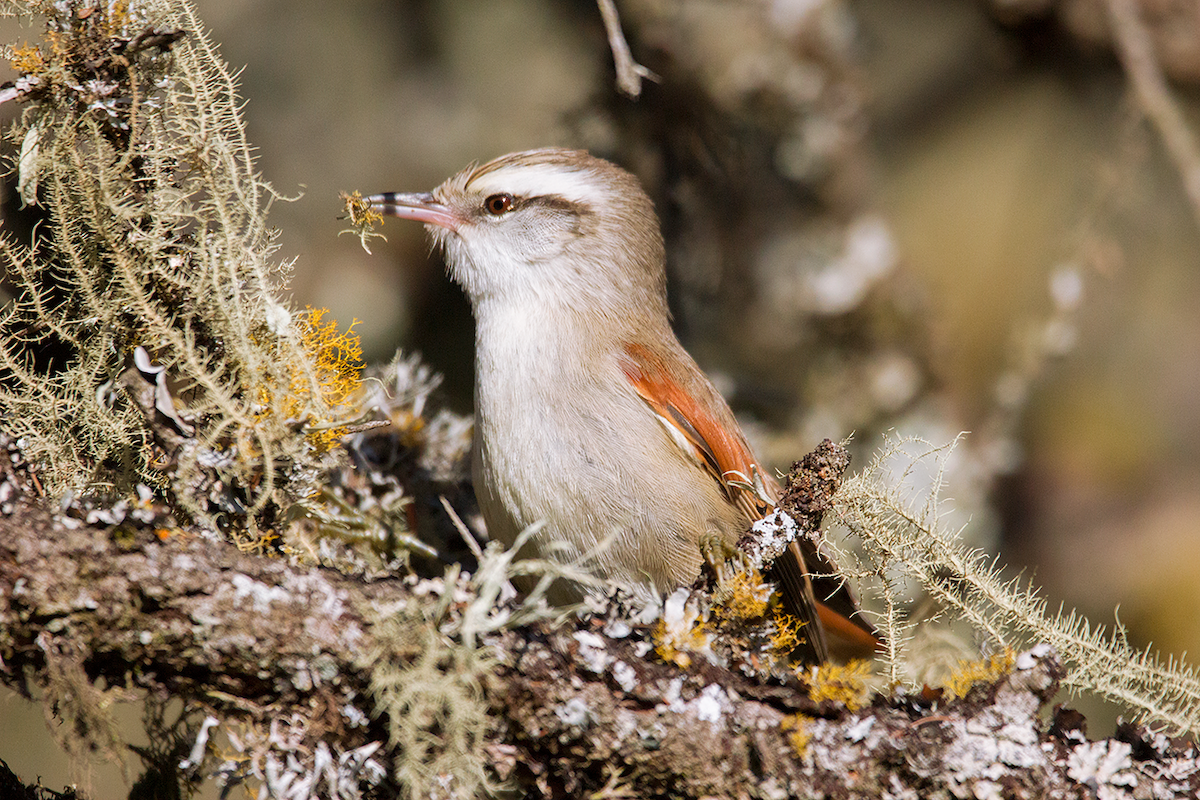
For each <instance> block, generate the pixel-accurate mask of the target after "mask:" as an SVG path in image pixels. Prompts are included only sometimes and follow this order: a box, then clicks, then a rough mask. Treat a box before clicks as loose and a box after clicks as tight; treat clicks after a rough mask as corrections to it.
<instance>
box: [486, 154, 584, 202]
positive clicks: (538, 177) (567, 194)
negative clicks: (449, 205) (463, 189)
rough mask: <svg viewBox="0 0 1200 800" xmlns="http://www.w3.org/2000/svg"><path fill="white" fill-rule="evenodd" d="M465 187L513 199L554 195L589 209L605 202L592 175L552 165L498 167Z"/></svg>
mask: <svg viewBox="0 0 1200 800" xmlns="http://www.w3.org/2000/svg"><path fill="white" fill-rule="evenodd" d="M467 188H468V189H469V190H471V191H479V192H480V193H481V194H491V193H494V192H508V193H509V194H512V195H515V196H517V197H534V196H541V195H557V196H558V197H562V198H563V199H565V200H570V201H572V202H576V203H581V204H584V205H592V206H594V205H598V204H599V203H600V202H602V201H603V200H604V199H605V193H604V191H603V189H602V188H601V187H599V186H598V185H597V180H596V176H595V175H593V174H591V173H590V172H587V171H584V170H577V169H569V168H564V167H562V166H559V165H555V164H528V165H521V166H512V167H502V168H500V169H497V170H495V171H493V172H487V173H484V174H483V175H480V176H479V177H478V178H475V179H473V180H472V181H471V182H470V183H468V184H467Z"/></svg>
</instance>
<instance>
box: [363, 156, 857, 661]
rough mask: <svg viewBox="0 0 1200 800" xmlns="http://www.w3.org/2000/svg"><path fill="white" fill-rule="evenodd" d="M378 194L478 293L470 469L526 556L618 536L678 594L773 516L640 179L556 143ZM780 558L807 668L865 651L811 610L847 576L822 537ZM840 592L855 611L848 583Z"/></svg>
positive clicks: (503, 535) (620, 575) (651, 578)
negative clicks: (426, 188) (671, 291)
mask: <svg viewBox="0 0 1200 800" xmlns="http://www.w3.org/2000/svg"><path fill="white" fill-rule="evenodd" d="M367 201H368V202H369V203H370V204H371V206H372V207H374V208H375V209H376V210H378V211H380V212H382V213H384V214H389V215H393V216H397V217H402V218H404V219H411V220H416V221H418V222H422V223H425V226H426V230H428V231H429V233H430V235H431V236H432V239H433V242H434V243H435V244H436V245H438V246H440V247H441V248H442V249H443V250H444V252H445V257H446V263H447V265H448V269H449V273H450V276H451V277H452V278H453V279H454V280H455V281H456V282H458V284H459V285H461V286H462V288H463V289H464V290H465V291H466V294H467V296H468V298H469V299H470V301H471V306H472V309H473V311H474V315H475V322H476V335H475V440H474V450H473V454H472V455H473V458H472V476H473V479H474V483H475V492H476V494H477V496H478V498H479V506H480V509H481V511H482V513H483V518H484V521H485V522H486V523H487V528H488V533H489V534H490V535H491V536H493V537H495V538H497V539H499V540H501V541H503V542H505V543H508V544H511V543H512V542H513V540H514V539H515V538H516V536H517V534H518V533H519V532H521V531H522V530H523V529H525V528H526V527H527V526H529V525H532V524H534V523H536V522H538V521H542V522H543V523H544V527H543V528H542V529H541V531H540V532H539V533H538V534H537V538H536V543H537V544H540V545H543V546H544V545H546V544H548V543H550V542H552V541H555V540H558V541H560V542H562V543H565V544H566V552H563V553H560V554H559V555H558V556H557V557H559V558H563V559H568V558H573V557H576V556H578V555H580V554H583V553H587V552H589V551H591V550H593V549H594V548H595V547H596V545H597V544H598V543H599V542H601V541H602V540H604V539H605V538H607V537H608V536H610V534H611V535H614V536H615V538H614V540H613V541H612V543H611V544H610V545H609V546H608V548H607V549H606V550H604V551H603V552H602V553H601V554H600V555H599V557H598V559H597V560H596V562H595V563H596V570H597V571H598V572H599V573H601V574H602V575H604V576H605V577H608V578H613V579H617V580H622V581H625V582H629V583H633V584H640V585H644V586H649V587H651V588H653V590H655V591H657V592H659V593H663V592H669V591H671V590H673V589H675V588H676V587H679V586H681V585H684V584H687V583H690V582H691V581H693V580H694V579H695V578H696V576H697V575H698V574H699V570H700V563H701V554H700V548H699V542H700V540H701V538H702V537H704V536H706V535H708V534H716V535H719V536H720V537H721V538H723V539H724V540H725V541H727V542H729V543H730V544H732V543H733V542H736V541H737V539H738V538H739V537H741V535H742V534H743V533H744V532H745V531H746V530H747V529H748V527H749V525H750V523H751V522H753V521H754V520H756V519H758V518H760V517H761V516H763V515H764V513H766V512H767V511H768V510H769V508H770V506H771V504H772V503H773V501H774V500H775V499H776V498H777V496H778V491H779V488H778V486H777V484H776V482H775V481H774V480H773V479H772V478H771V476H770V475H769V474H767V473H766V472H764V471H763V470H762V469H761V468H760V467H759V465H758V462H757V460H756V459H755V457H754V454H753V453H752V452H751V450H750V447H749V445H748V444H747V443H746V439H745V437H744V436H743V435H742V432H741V429H740V428H739V427H738V423H737V421H736V420H735V419H734V416H733V413H732V412H731V411H730V410H729V406H728V405H726V403H725V401H724V400H723V399H722V398H721V395H720V394H719V393H718V392H717V390H716V389H715V388H714V387H713V385H712V383H711V382H710V381H709V380H708V378H706V377H705V375H704V373H703V372H701V370H700V368H699V367H698V366H697V365H696V362H695V361H693V360H692V358H691V356H689V355H688V354H687V352H686V351H685V350H684V349H683V346H682V345H680V343H679V340H678V339H677V338H676V337H675V334H674V332H673V331H672V330H671V325H670V314H669V312H668V310H667V297H666V273H665V269H664V255H665V254H664V249H663V241H662V235H661V234H660V232H659V225H658V219H657V218H656V216H655V214H654V208H653V205H652V203H651V202H650V199H649V198H648V197H647V196H646V194H645V192H643V191H642V188H641V186H640V185H639V184H638V181H637V179H636V178H634V177H633V176H632V175H630V174H629V173H628V172H626V171H625V170H623V169H621V168H619V167H617V166H615V165H614V164H611V163H609V162H607V161H604V160H601V159H599V158H595V157H593V156H591V155H589V154H587V153H585V152H582V151H577V150H563V149H556V148H548V149H542V150H529V151H526V152H521V153H512V154H509V155H506V156H502V157H500V158H497V159H496V160H494V161H490V162H488V163H486V164H484V165H482V166H471V167H468V168H467V169H465V170H463V171H462V172H460V173H458V174H457V175H455V176H454V177H452V178H450V179H449V180H447V181H446V182H445V183H443V184H442V185H441V186H439V187H438V188H436V189H434V190H433V192H431V193H421V194H397V193H388V194H379V195H374V196H372V197H369V198H367ZM802 548H803V550H802ZM776 564H777V568H776V573H777V575H778V577H779V580H780V582H781V584H782V588H783V593H784V599H785V603H786V605H787V607H788V608H789V610H790V611H791V612H792V613H793V614H796V615H797V616H798V617H799V618H800V619H801V621H803V622H805V623H807V624H806V626H805V627H804V628H803V631H804V635H805V636H806V639H807V642H806V644H805V645H804V646H803V647H802V649H801V651H800V654H801V655H802V656H804V657H806V658H807V660H809V661H815V662H821V661H824V660H825V659H826V657H827V652H828V651H827V645H826V641H825V635H824V630H825V626H826V625H834V626H838V627H841V626H848V629H850V635H851V636H852V637H853V636H854V631H857V632H858V633H857V635H858V636H859V638H860V639H862V638H864V637H866V638H867V640H868V641H870V634H869V633H867V629H868V628H869V626H867V625H866V624H865V623H860V622H850V621H849V620H847V619H846V618H845V617H844V616H842V615H839V614H837V613H835V612H832V611H830V610H829V609H828V608H827V607H825V606H824V604H820V603H817V602H816V600H815V599H814V596H813V587H812V582H811V579H810V576H809V575H808V569H809V568H812V569H814V570H815V571H817V572H822V573H830V572H832V569H831V567H830V565H829V564H828V563H827V562H826V561H825V559H824V558H823V557H822V556H821V555H820V553H819V552H818V551H817V550H816V549H815V548H814V547H813V546H812V544H811V543H809V542H807V541H804V542H801V543H800V544H799V545H797V544H793V545H792V546H791V548H790V550H789V552H788V553H787V554H785V556H784V557H783V558H781V559H779V561H777V562H776ZM822 588H823V590H824V589H825V587H822ZM823 593H825V592H824V591H823ZM829 593H830V594H831V596H834V595H836V596H834V599H833V600H832V601H831V602H833V603H834V604H835V605H836V607H838V608H839V610H843V614H844V613H847V612H846V611H845V610H846V609H850V610H852V609H853V608H854V606H853V602H852V600H850V598H849V595H848V594H847V593H846V592H845V590H844V589H839V588H837V583H836V581H833V582H832V583H831V587H830V589H829ZM822 618H824V620H825V624H824V625H823V623H822Z"/></svg>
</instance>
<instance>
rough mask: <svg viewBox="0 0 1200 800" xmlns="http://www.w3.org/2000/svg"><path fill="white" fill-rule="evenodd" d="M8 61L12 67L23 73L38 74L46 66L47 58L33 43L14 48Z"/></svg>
mask: <svg viewBox="0 0 1200 800" xmlns="http://www.w3.org/2000/svg"><path fill="white" fill-rule="evenodd" d="M8 61H9V63H10V64H12V68H13V69H14V70H16V71H17V72H19V73H21V74H22V75H38V74H40V73H41V72H42V70H44V69H45V68H46V59H45V57H44V56H43V55H42V51H41V50H39V49H38V48H37V46H36V45H31V44H26V45H25V46H24V47H18V48H17V49H16V50H13V52H12V55H11V56H9V59H8Z"/></svg>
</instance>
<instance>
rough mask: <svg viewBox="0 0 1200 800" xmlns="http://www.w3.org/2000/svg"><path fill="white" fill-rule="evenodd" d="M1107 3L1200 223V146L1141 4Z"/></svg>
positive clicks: (1118, 43) (1123, 53)
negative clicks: (1165, 72)
mask: <svg viewBox="0 0 1200 800" xmlns="http://www.w3.org/2000/svg"><path fill="white" fill-rule="evenodd" d="M1106 4H1107V6H1108V16H1109V20H1110V22H1111V23H1112V34H1113V41H1114V44H1115V47H1116V51H1117V55H1118V57H1119V58H1120V59H1121V64H1122V65H1123V66H1124V67H1125V72H1126V74H1127V75H1128V76H1129V82H1130V84H1131V86H1132V88H1133V94H1134V97H1136V98H1137V103H1138V105H1139V106H1140V107H1141V109H1142V113H1144V114H1145V115H1146V117H1147V119H1149V120H1150V123H1151V124H1152V125H1154V127H1155V128H1157V129H1158V134H1159V136H1161V137H1162V140H1163V144H1164V145H1165V146H1166V148H1167V154H1168V156H1169V157H1170V159H1171V161H1172V163H1173V164H1174V165H1175V169H1177V170H1178V171H1179V176H1180V178H1181V179H1182V180H1183V189H1184V191H1185V192H1186V193H1187V197H1188V202H1189V203H1191V206H1192V213H1193V214H1194V215H1195V217H1196V221H1197V223H1200V146H1198V145H1197V143H1196V139H1195V137H1194V136H1193V135H1192V132H1191V130H1190V129H1189V128H1188V126H1187V122H1186V121H1185V120H1184V118H1183V113H1182V112H1181V111H1180V110H1179V106H1178V104H1177V103H1176V102H1175V98H1174V97H1173V96H1172V95H1171V90H1170V89H1169V88H1168V86H1167V81H1166V78H1165V77H1164V76H1163V71H1162V67H1161V65H1160V64H1159V61H1158V57H1157V56H1156V55H1155V52H1154V43H1153V41H1152V40H1151V37H1150V32H1149V31H1148V30H1147V29H1146V26H1145V24H1144V23H1143V21H1142V18H1141V14H1140V11H1141V4H1140V3H1138V2H1136V1H1135V0H1106Z"/></svg>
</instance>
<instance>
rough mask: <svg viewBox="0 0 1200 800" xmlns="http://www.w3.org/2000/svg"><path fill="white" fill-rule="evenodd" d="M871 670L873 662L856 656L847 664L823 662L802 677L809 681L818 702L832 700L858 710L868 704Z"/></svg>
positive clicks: (810, 688)
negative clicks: (868, 679) (868, 677)
mask: <svg viewBox="0 0 1200 800" xmlns="http://www.w3.org/2000/svg"><path fill="white" fill-rule="evenodd" d="M870 672H871V662H869V661H866V660H864V659H861V658H854V659H851V660H850V661H848V662H847V663H845V664H831V663H826V664H822V665H821V666H820V667H818V668H817V669H816V670H814V671H812V672H811V673H808V674H802V675H801V676H800V677H802V678H804V679H805V680H806V681H807V683H808V685H809V690H808V694H809V696H810V697H811V698H812V699H813V700H815V701H816V702H818V703H820V702H822V701H824V700H832V701H833V702H835V703H838V704H840V705H843V706H845V707H846V708H847V709H849V710H850V711H857V710H858V709H860V708H862V707H863V706H864V705H865V704H866V700H867V676H868V675H869V674H870Z"/></svg>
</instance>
